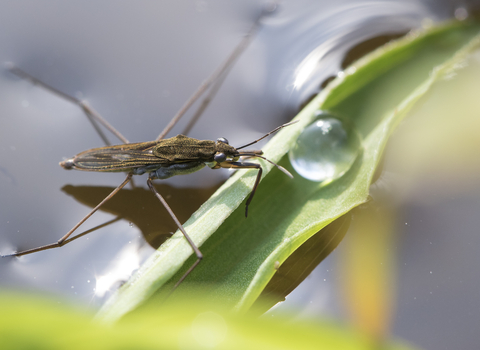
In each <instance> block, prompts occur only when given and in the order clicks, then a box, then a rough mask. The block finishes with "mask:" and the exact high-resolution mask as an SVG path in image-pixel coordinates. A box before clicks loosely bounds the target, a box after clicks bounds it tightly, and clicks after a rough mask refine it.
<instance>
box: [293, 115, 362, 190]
mask: <svg viewBox="0 0 480 350" xmlns="http://www.w3.org/2000/svg"><path fill="white" fill-rule="evenodd" d="M360 150H361V137H360V135H359V134H358V132H357V131H356V130H355V128H354V127H353V125H352V124H351V123H350V122H349V121H348V120H344V119H339V118H338V117H336V116H334V115H332V114H330V113H327V112H323V111H319V112H317V118H316V120H315V121H314V122H313V123H312V124H310V125H309V126H307V127H306V128H305V129H304V130H303V132H302V133H301V134H300V136H299V137H298V139H297V143H296V144H295V146H294V147H293V148H292V149H291V150H290V153H289V158H290V162H291V164H292V166H293V168H294V169H295V171H296V172H297V173H298V174H299V175H301V176H303V177H304V178H306V179H308V180H312V181H318V182H330V181H333V180H335V179H338V178H339V177H341V176H342V175H343V174H345V173H346V172H347V171H348V169H350V167H351V166H352V164H353V163H354V162H355V159H356V158H357V156H358V154H359V153H360Z"/></svg>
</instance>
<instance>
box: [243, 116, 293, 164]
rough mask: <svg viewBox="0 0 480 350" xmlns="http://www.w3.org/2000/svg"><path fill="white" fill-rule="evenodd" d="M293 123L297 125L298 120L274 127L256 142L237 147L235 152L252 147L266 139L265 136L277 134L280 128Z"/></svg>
mask: <svg viewBox="0 0 480 350" xmlns="http://www.w3.org/2000/svg"><path fill="white" fill-rule="evenodd" d="M295 123H298V120H294V121H293V122H289V123H286V124H283V125H280V126H278V127H276V128H275V129H273V130H272V131H270V132H269V133H267V134H265V135H263V136H262V137H260V138H259V139H258V140H255V141H253V142H250V143H247V144H246V145H243V146H240V147H237V150H239V149H242V148H245V147H248V146H251V145H253V144H255V143H257V142H258V141H261V140H263V139H264V138H265V137H267V136H269V135H271V134H273V133H275V132H277V131H278V130H280V129H282V128H284V127H286V126H289V125H292V124H295ZM254 157H258V155H255V156H254Z"/></svg>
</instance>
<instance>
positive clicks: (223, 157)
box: [213, 152, 227, 163]
mask: <svg viewBox="0 0 480 350" xmlns="http://www.w3.org/2000/svg"><path fill="white" fill-rule="evenodd" d="M213 160H214V161H216V162H217V163H222V162H224V161H226V160H227V156H226V155H225V153H221V152H219V153H217V154H215V156H213Z"/></svg>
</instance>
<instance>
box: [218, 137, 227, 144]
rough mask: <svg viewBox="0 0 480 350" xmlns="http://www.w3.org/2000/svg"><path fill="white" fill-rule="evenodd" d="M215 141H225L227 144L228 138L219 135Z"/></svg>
mask: <svg viewBox="0 0 480 350" xmlns="http://www.w3.org/2000/svg"><path fill="white" fill-rule="evenodd" d="M217 142H222V143H226V144H227V145H228V140H227V139H226V138H225V137H219V138H218V139H217Z"/></svg>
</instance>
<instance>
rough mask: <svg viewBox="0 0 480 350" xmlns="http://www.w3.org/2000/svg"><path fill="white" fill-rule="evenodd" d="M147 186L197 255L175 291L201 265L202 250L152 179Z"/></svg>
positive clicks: (176, 285)
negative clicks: (186, 230)
mask: <svg viewBox="0 0 480 350" xmlns="http://www.w3.org/2000/svg"><path fill="white" fill-rule="evenodd" d="M147 185H148V187H150V190H152V192H153V194H155V197H157V198H158V200H159V201H160V202H161V203H162V204H163V206H164V207H165V209H167V211H168V213H169V214H170V216H171V217H172V219H173V221H175V223H176V224H177V227H178V229H179V230H180V231H181V232H182V233H183V236H184V237H185V239H186V240H187V242H188V244H190V247H192V249H193V251H194V252H195V255H196V256H197V261H195V263H194V264H193V265H192V266H191V267H190V268H189V269H188V270H187V272H185V274H184V275H183V276H182V278H180V280H179V281H178V282H177V283H176V284H175V286H174V287H173V290H175V289H176V288H177V287H178V286H179V285H180V283H182V282H183V280H184V279H185V278H187V276H188V275H189V274H190V273H191V272H192V271H193V270H194V269H195V267H197V265H198V264H199V263H200V261H202V259H203V254H202V252H200V249H198V247H197V246H196V245H195V243H194V242H193V241H192V239H191V238H190V236H189V235H188V234H187V232H185V229H184V228H183V225H182V224H181V223H180V221H179V220H178V219H177V216H176V215H175V213H174V212H173V210H172V209H171V208H170V206H169V205H168V203H167V201H166V200H165V199H164V198H163V197H162V195H161V194H160V193H159V192H158V191H157V190H156V188H155V187H154V186H153V183H152V180H151V179H148V180H147Z"/></svg>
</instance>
